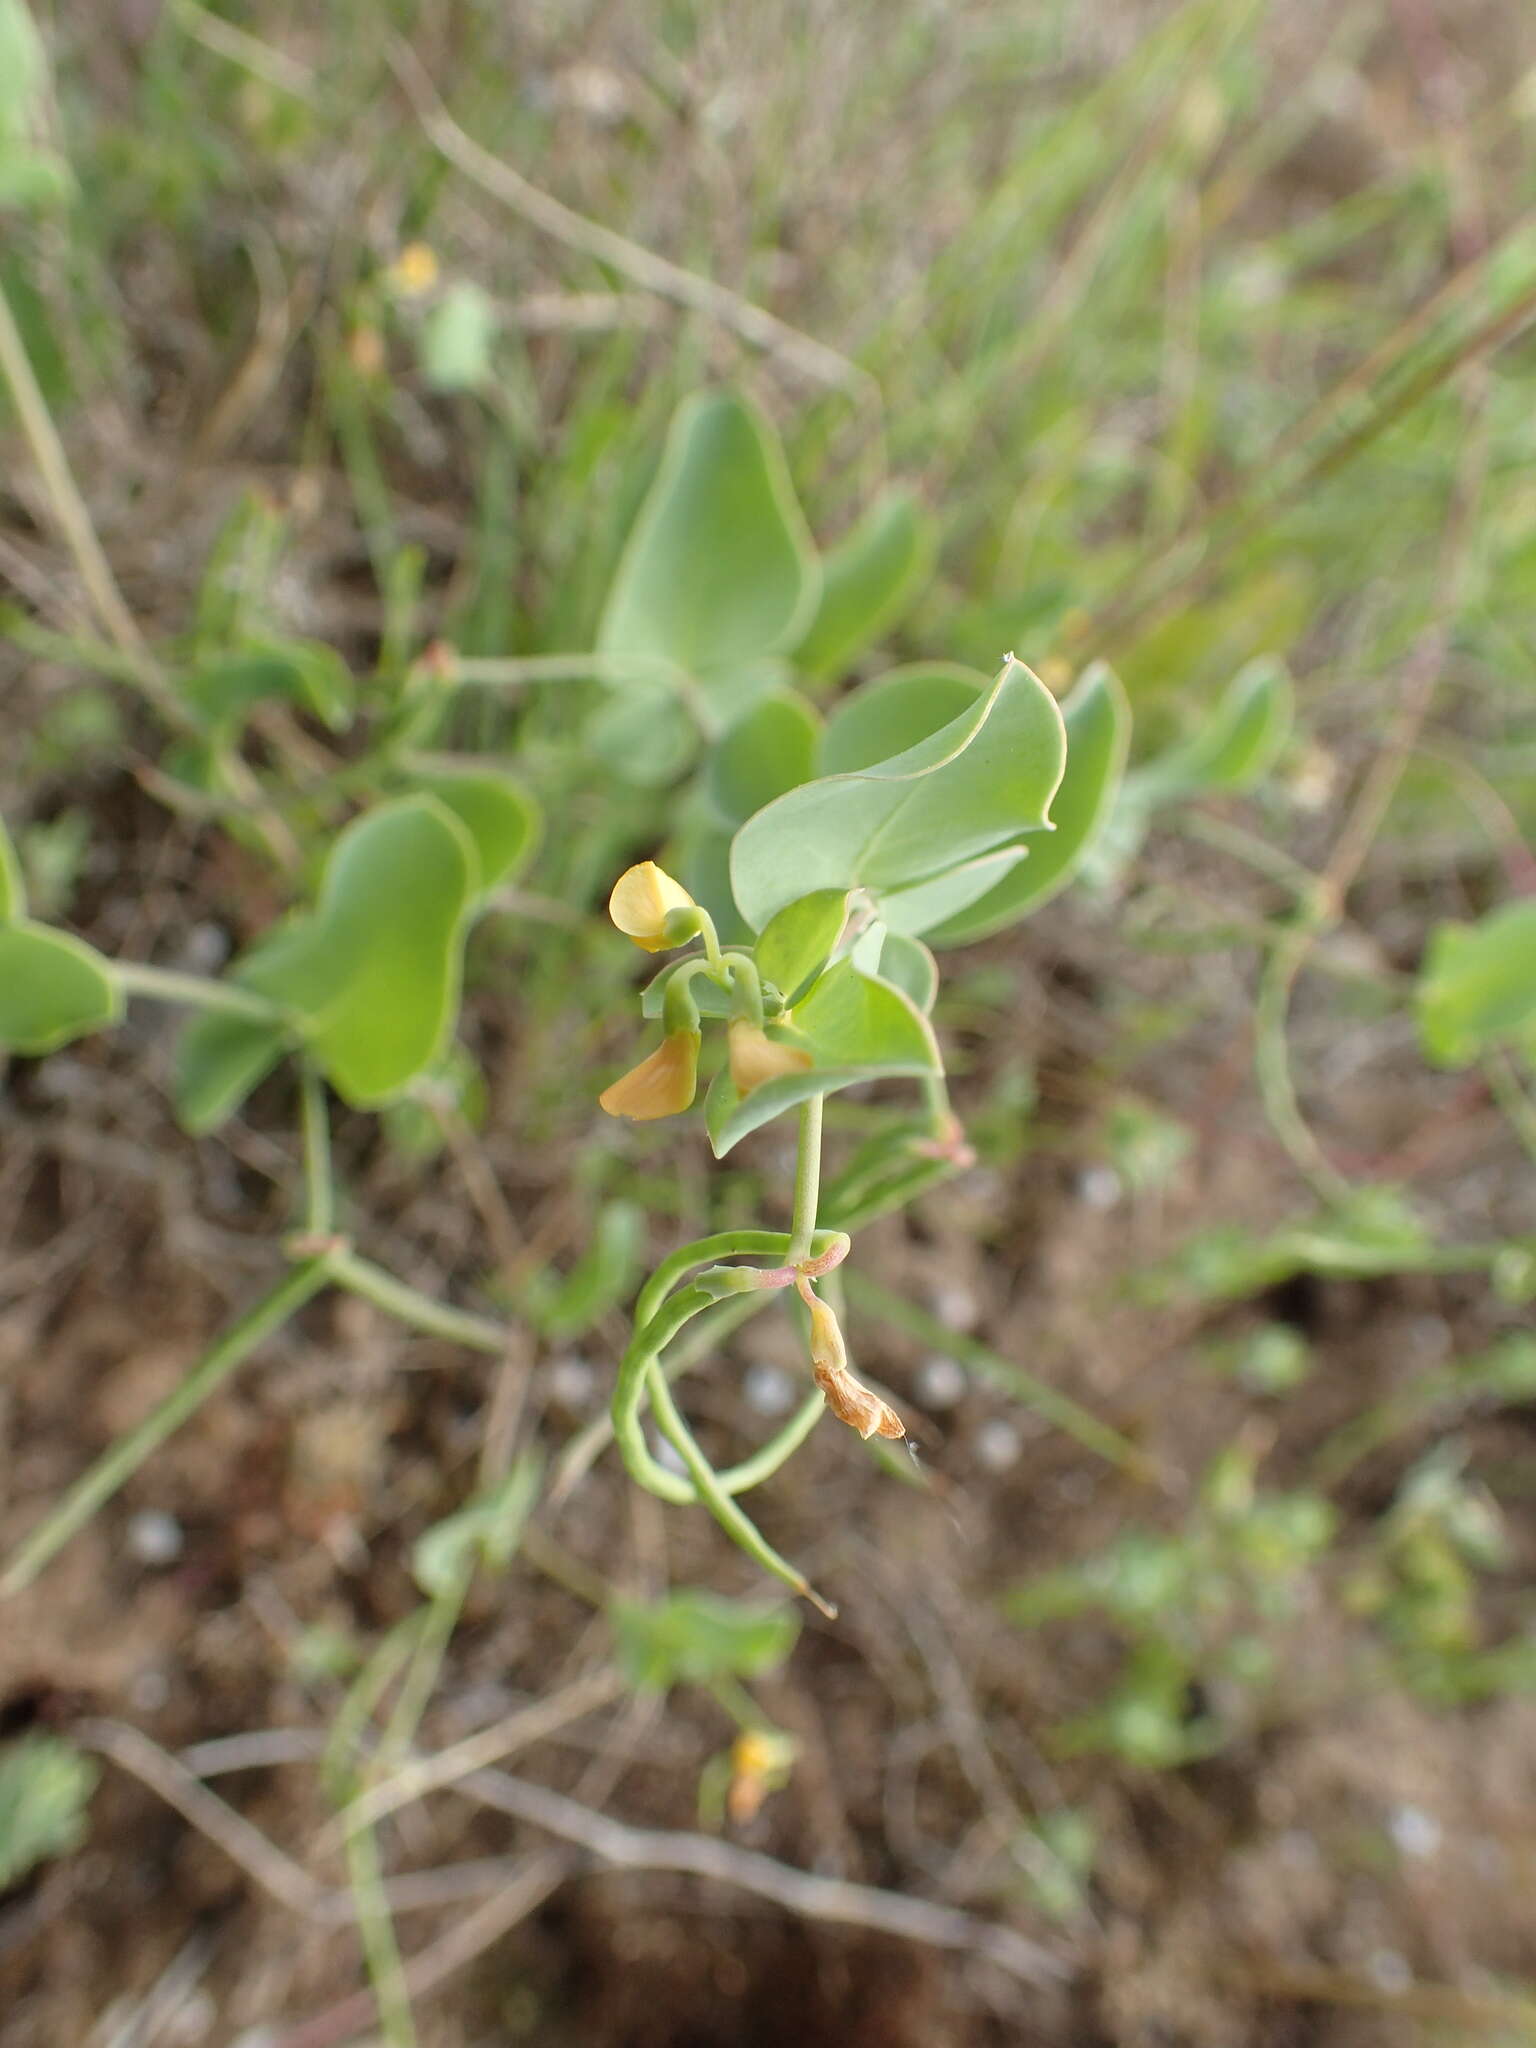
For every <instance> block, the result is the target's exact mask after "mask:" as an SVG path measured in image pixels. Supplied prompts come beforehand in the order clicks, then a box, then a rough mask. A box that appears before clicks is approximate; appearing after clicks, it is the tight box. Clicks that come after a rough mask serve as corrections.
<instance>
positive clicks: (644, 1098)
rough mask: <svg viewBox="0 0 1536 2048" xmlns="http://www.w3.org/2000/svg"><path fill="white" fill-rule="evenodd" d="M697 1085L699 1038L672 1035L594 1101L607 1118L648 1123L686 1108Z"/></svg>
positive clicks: (689, 1034) (692, 1033) (694, 1034)
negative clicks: (624, 1117) (629, 1117)
mask: <svg viewBox="0 0 1536 2048" xmlns="http://www.w3.org/2000/svg"><path fill="white" fill-rule="evenodd" d="M698 1085H699V1034H698V1032H697V1031H674V1032H671V1033H670V1034H669V1035H668V1036H667V1037H666V1038H664V1039H663V1040H662V1041H661V1044H660V1045H658V1046H657V1048H656V1050H655V1051H654V1052H653V1053H652V1054H651V1055H650V1057H649V1058H648V1059H643V1060H642V1061H641V1062H640V1064H639V1066H638V1067H631V1068H630V1070H629V1072H628V1073H627V1074H621V1075H620V1077H619V1078H618V1080H617V1081H615V1082H614V1083H613V1085H612V1087H611V1088H605V1089H604V1090H603V1092H602V1094H601V1095H600V1096H599V1097H598V1098H597V1100H598V1104H599V1106H600V1107H601V1108H603V1109H606V1110H607V1112H608V1114H609V1115H610V1116H631V1117H633V1118H634V1119H635V1121H636V1122H637V1123H649V1122H650V1121H651V1120H652V1119H653V1118H655V1117H659V1116H676V1115H677V1113H678V1111H679V1110H683V1109H687V1108H689V1106H690V1105H691V1104H692V1102H693V1098H694V1094H695V1091H696V1090H697V1088H698Z"/></svg>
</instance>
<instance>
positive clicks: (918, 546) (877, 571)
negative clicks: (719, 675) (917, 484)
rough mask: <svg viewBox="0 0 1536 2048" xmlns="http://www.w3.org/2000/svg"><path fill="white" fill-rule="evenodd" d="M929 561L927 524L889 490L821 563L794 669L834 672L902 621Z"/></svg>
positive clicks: (912, 504) (914, 505)
mask: <svg viewBox="0 0 1536 2048" xmlns="http://www.w3.org/2000/svg"><path fill="white" fill-rule="evenodd" d="M932 556H933V520H932V517H931V515H930V514H929V512H928V510H927V508H926V507H925V506H923V505H921V504H919V502H918V500H917V499H916V498H915V497H914V496H913V495H912V493H911V492H910V491H905V490H890V491H886V492H884V493H883V494H882V495H881V496H880V497H878V498H876V500H875V501H874V503H873V504H872V505H871V506H870V507H869V509H868V510H867V511H866V512H865V513H864V515H863V517H862V518H861V519H859V520H858V522H857V523H856V524H855V525H854V526H853V527H852V528H851V529H850V530H849V532H848V533H847V534H845V535H844V537H843V539H842V540H840V541H839V542H838V544H837V546H836V547H834V548H830V549H828V551H827V553H826V555H825V556H824V557H823V558H822V583H821V602H820V603H819V604H818V606H817V607H816V615H815V617H814V618H813V619H812V620H811V623H810V626H809V628H808V629H807V631H806V635H805V638H804V639H803V640H802V641H801V643H800V646H799V649H798V651H797V654H796V662H797V665H798V666H799V668H800V669H801V670H802V671H803V672H804V673H805V674H806V675H808V676H811V677H813V678H816V679H824V678H827V677H830V676H834V675H837V674H838V673H839V672H840V671H841V670H842V669H844V668H845V667H846V666H847V664H848V662H849V661H850V660H851V659H852V657H853V656H854V655H856V654H859V653H860V652H862V650H863V649H864V648H866V647H868V646H869V645H870V644H871V643H872V642H873V641H874V640H875V639H876V637H877V636H878V635H879V634H881V633H883V632H884V631H885V629H886V628H887V627H888V626H890V625H893V624H894V623H895V621H896V620H897V619H898V618H899V617H900V616H901V613H902V610H903V608H904V607H905V605H906V602H907V600H908V598H909V597H910V596H911V594H912V592H913V590H914V589H915V588H916V586H917V583H918V580H919V578H920V577H921V576H922V575H923V573H924V571H925V570H926V569H927V567H928V564H929V562H930V561H931V560H932Z"/></svg>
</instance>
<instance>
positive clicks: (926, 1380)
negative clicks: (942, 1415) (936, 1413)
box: [912, 1356, 970, 1408]
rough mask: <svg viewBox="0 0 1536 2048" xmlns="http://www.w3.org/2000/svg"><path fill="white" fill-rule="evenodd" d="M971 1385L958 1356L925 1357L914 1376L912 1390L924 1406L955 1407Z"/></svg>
mask: <svg viewBox="0 0 1536 2048" xmlns="http://www.w3.org/2000/svg"><path fill="white" fill-rule="evenodd" d="M969 1385H970V1382H969V1380H968V1379H967V1378H966V1375H965V1367H964V1366H963V1365H962V1364H961V1363H960V1361H959V1360H958V1359H956V1358H944V1357H942V1356H941V1357H938V1358H925V1359H924V1360H923V1362H922V1364H921V1365H920V1366H919V1367H918V1368H917V1372H916V1374H915V1375H914V1377H913V1381H912V1391H913V1393H914V1394H915V1395H916V1396H917V1399H918V1401H919V1403H920V1404H921V1405H922V1406H923V1407H924V1408H953V1407H954V1405H955V1403H956V1402H957V1401H959V1400H962V1399H963V1398H964V1395H965V1390H966V1388H967V1387H968V1386H969Z"/></svg>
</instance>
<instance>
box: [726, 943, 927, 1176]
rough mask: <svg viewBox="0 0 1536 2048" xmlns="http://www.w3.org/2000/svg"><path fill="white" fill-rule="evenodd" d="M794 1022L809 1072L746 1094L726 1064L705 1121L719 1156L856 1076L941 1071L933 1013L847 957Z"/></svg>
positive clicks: (802, 1005) (795, 1015)
mask: <svg viewBox="0 0 1536 2048" xmlns="http://www.w3.org/2000/svg"><path fill="white" fill-rule="evenodd" d="M792 1022H793V1025H794V1033H795V1037H796V1038H797V1039H798V1040H799V1041H800V1042H802V1043H803V1044H804V1046H805V1048H806V1050H807V1051H808V1052H809V1053H810V1055H811V1059H812V1065H811V1066H810V1067H809V1068H808V1069H807V1070H806V1071H805V1072H804V1073H799V1074H783V1075H781V1076H779V1078H778V1079H777V1080H773V1081H765V1082H763V1084H762V1086H761V1087H759V1088H754V1089H753V1090H752V1092H751V1093H750V1094H749V1095H746V1096H741V1095H738V1093H737V1092H736V1089H735V1087H734V1086H733V1085H732V1082H731V1077H730V1073H729V1070H728V1069H722V1070H721V1072H720V1073H719V1074H717V1075H716V1076H715V1079H714V1081H713V1082H712V1083H711V1085H710V1090H709V1094H708V1096H707V1097H706V1098H705V1103H704V1121H705V1125H706V1127H707V1129H708V1131H709V1140H710V1144H711V1145H712V1146H713V1147H714V1152H715V1157H716V1158H717V1159H723V1158H724V1157H725V1155H726V1153H727V1152H729V1151H730V1149H731V1147H732V1146H733V1145H735V1144H737V1143H738V1142H739V1141H740V1140H741V1139H742V1138H744V1137H746V1135H747V1133H748V1132H749V1131H755V1130H757V1129H758V1128H759V1127H760V1126H761V1125H763V1124H765V1123H768V1122H770V1121H771V1120H772V1119H773V1118H774V1117H776V1116H781V1115H782V1114H783V1113H784V1111H785V1110H786V1109H794V1108H796V1107H797V1106H798V1105H799V1104H800V1103H802V1102H806V1101H808V1100H809V1099H810V1098H811V1096H813V1095H830V1094H832V1093H833V1092H834V1091H835V1090H837V1089H839V1088H851V1087H853V1086H854V1085H855V1083H857V1082H859V1081H878V1080H882V1079H886V1078H888V1077H891V1076H914V1075H922V1074H937V1073H939V1072H940V1071H941V1070H942V1068H941V1062H940V1059H939V1049H938V1045H937V1043H936V1042H935V1040H934V1036H933V1031H932V1029H931V1027H930V1025H929V1023H928V1019H927V1018H926V1017H925V1016H924V1015H923V1014H922V1012H921V1011H920V1010H919V1009H918V1008H917V1007H916V1005H915V1004H914V1003H913V1002H912V1000H911V998H910V997H909V996H907V995H906V994H904V993H903V991H902V990H900V989H899V988H895V987H893V986H892V985H891V984H890V983H889V982H886V981H879V980H876V979H875V978H874V977H873V976H872V975H868V974H861V973H860V972H859V970H858V969H857V968H856V967H855V966H854V965H853V963H852V962H851V961H849V960H840V961H838V962H837V964H836V965H835V966H833V967H831V968H829V969H828V971H827V972H826V973H825V974H824V975H822V977H821V979H820V980H819V981H818V982H816V984H815V985H814V987H813V988H812V989H811V992H810V994H809V995H808V996H806V998H805V999H804V1001H803V1002H800V1003H797V1004H796V1005H795V1009H794V1013H793V1018H792Z"/></svg>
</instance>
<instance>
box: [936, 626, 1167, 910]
mask: <svg viewBox="0 0 1536 2048" xmlns="http://www.w3.org/2000/svg"><path fill="white" fill-rule="evenodd" d="M1062 717H1063V719H1064V721H1065V724H1066V728H1067V771H1066V773H1065V775H1063V777H1062V779H1061V787H1060V789H1058V790H1057V792H1056V796H1055V799H1054V801H1053V802H1052V804H1051V822H1052V824H1053V825H1054V826H1055V827H1056V830H1055V831H1054V832H1053V833H1051V834H1050V835H1049V836H1046V835H1045V834H1043V833H1037V834H1034V835H1032V836H1031V837H1030V839H1029V841H1028V844H1027V846H1026V849H1025V851H1026V852H1027V854H1028V858H1027V860H1025V861H1024V862H1023V863H1022V864H1021V865H1020V866H1019V867H1017V868H1016V869H1015V870H1014V871H1013V872H1012V873H1011V874H1009V875H1007V876H1005V877H1004V878H1003V880H1002V881H1000V882H999V883H998V884H997V885H996V887H995V888H993V889H991V890H989V891H988V892H987V894H986V895H984V896H982V897H980V898H979V900H977V901H975V902H973V903H972V904H971V906H970V908H969V909H967V910H962V911H959V912H958V913H956V914H955V915H953V916H951V917H948V918H947V919H945V920H944V922H943V923H941V924H938V925H936V926H934V927H932V928H930V930H929V936H930V938H931V939H932V942H933V943H934V944H935V945H938V946H958V945H963V944H965V943H967V942H968V941H970V940H971V939H982V938H986V937H988V936H989V935H990V934H991V933H993V932H997V931H1001V930H1002V929H1003V928H1004V927H1005V926H1006V925H1010V924H1013V923H1015V922H1016V921H1017V920H1018V919H1019V918H1021V917H1023V916H1024V915H1025V914H1026V913H1027V912H1029V911H1031V910H1037V909H1038V908H1039V907H1040V905H1041V904H1042V903H1045V902H1048V901H1049V899H1050V898H1051V897H1052V896H1054V895H1055V894H1056V893H1057V891H1058V890H1059V889H1063V888H1065V887H1066V885H1067V883H1068V882H1069V881H1071V879H1072V877H1073V875H1074V874H1075V873H1076V871H1077V869H1078V867H1079V865H1080V863H1081V862H1082V861H1083V859H1084V857H1085V856H1086V855H1087V853H1088V850H1089V848H1090V847H1091V846H1092V845H1093V843H1094V840H1095V839H1096V838H1097V836H1098V834H1099V833H1100V831H1102V829H1103V827H1104V825H1105V823H1106V821H1107V819H1108V818H1109V816H1110V814H1111V812H1112V811H1113V809H1114V804H1115V796H1116V792H1117V790H1118V789H1119V786H1120V778H1121V776H1122V775H1123V773H1124V771H1125V756H1126V750H1127V748H1128V746H1129V745H1130V737H1131V708H1130V705H1129V704H1128V703H1127V702H1126V697H1125V692H1124V691H1123V690H1122V689H1121V687H1120V684H1119V682H1118V681H1117V680H1116V678H1115V675H1114V673H1113V671H1112V670H1110V669H1108V668H1106V667H1105V666H1104V664H1103V663H1102V662H1095V663H1094V665H1093V666H1092V667H1091V668H1090V669H1088V670H1087V671H1086V673H1085V674H1084V675H1083V677H1082V680H1081V681H1080V682H1079V683H1078V685H1077V688H1076V689H1075V690H1074V691H1073V692H1072V694H1071V696H1070V697H1069V698H1068V699H1067V701H1066V703H1065V704H1063V706H1062Z"/></svg>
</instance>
